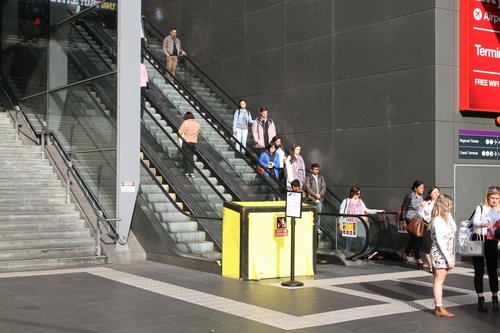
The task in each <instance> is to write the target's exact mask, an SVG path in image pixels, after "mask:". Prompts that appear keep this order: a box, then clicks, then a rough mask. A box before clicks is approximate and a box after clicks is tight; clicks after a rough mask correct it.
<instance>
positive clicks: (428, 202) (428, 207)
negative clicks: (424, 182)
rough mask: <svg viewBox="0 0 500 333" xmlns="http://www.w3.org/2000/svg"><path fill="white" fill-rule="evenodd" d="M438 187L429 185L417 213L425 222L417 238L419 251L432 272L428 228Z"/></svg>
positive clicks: (430, 239) (430, 241)
mask: <svg viewBox="0 0 500 333" xmlns="http://www.w3.org/2000/svg"><path fill="white" fill-rule="evenodd" d="M439 195H440V193H439V187H435V186H434V187H431V189H430V190H429V191H428V192H427V197H426V198H425V199H424V201H423V202H422V203H421V204H420V210H419V211H418V215H420V216H421V217H422V220H423V221H424V223H425V232H424V237H422V238H419V246H420V253H423V254H425V259H426V260H427V264H428V265H429V267H428V268H429V273H431V274H432V261H431V255H430V253H431V246H432V238H431V229H430V228H429V223H430V222H431V217H432V209H433V208H434V203H435V202H436V200H437V198H439Z"/></svg>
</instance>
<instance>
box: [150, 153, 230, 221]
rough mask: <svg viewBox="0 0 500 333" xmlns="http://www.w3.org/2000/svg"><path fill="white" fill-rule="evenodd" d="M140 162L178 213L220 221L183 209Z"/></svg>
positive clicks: (217, 218) (219, 218) (220, 218)
mask: <svg viewBox="0 0 500 333" xmlns="http://www.w3.org/2000/svg"><path fill="white" fill-rule="evenodd" d="M141 164H142V166H143V167H144V169H146V171H147V173H148V174H149V175H150V176H151V179H153V181H154V182H155V183H156V185H157V186H158V187H159V188H160V190H161V191H162V192H163V194H165V197H167V199H168V201H170V203H171V204H172V205H174V207H175V208H176V209H177V210H178V211H179V213H181V214H182V215H184V216H188V217H192V218H194V219H207V220H220V221H222V217H216V216H204V215H195V214H193V213H191V212H186V211H185V210H184V209H182V207H181V206H179V205H178V204H177V202H176V201H175V200H174V199H173V198H172V196H170V194H169V193H168V192H167V190H165V188H164V187H163V186H162V185H163V184H162V183H160V181H159V180H158V179H157V178H156V177H155V175H154V174H153V172H152V171H151V170H150V169H149V167H148V166H147V164H146V162H144V161H143V160H141Z"/></svg>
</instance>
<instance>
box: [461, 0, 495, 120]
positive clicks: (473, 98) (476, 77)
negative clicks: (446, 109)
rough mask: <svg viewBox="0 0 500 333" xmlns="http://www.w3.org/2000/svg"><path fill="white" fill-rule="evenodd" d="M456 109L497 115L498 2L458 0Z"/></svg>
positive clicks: (491, 0)
mask: <svg viewBox="0 0 500 333" xmlns="http://www.w3.org/2000/svg"><path fill="white" fill-rule="evenodd" d="M460 110H462V111H482V112H498V113H500V0H461V1H460Z"/></svg>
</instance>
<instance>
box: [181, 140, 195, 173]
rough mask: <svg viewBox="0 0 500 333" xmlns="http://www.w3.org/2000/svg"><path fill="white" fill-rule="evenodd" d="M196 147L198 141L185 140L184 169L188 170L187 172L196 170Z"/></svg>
mask: <svg viewBox="0 0 500 333" xmlns="http://www.w3.org/2000/svg"><path fill="white" fill-rule="evenodd" d="M194 148H196V143H194V142H184V143H183V144H182V151H183V152H184V153H185V155H184V156H185V158H184V165H185V167H184V170H185V171H186V173H193V172H194V152H193V149H194Z"/></svg>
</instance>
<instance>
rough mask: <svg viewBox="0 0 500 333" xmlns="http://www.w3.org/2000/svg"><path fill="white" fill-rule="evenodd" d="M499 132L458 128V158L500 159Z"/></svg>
mask: <svg viewBox="0 0 500 333" xmlns="http://www.w3.org/2000/svg"><path fill="white" fill-rule="evenodd" d="M499 143H500V132H494V131H476V130H459V131H458V158H461V159H478V160H498V159H500V149H499Z"/></svg>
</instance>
